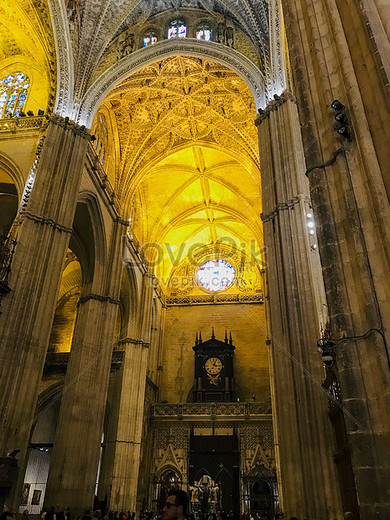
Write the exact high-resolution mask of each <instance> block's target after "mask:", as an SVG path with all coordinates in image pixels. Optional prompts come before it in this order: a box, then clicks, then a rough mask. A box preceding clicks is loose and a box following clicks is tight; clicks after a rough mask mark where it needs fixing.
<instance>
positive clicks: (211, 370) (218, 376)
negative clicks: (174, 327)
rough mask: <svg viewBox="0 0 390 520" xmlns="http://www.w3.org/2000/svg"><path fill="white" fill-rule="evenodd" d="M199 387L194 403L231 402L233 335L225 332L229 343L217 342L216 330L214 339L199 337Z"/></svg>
mask: <svg viewBox="0 0 390 520" xmlns="http://www.w3.org/2000/svg"><path fill="white" fill-rule="evenodd" d="M192 348H193V350H194V352H195V384H194V393H193V397H194V401H195V402H197V403H199V402H231V401H234V390H233V384H234V380H233V354H234V350H235V348H236V347H235V346H234V345H233V340H232V335H231V333H230V335H229V338H228V335H227V332H225V340H224V341H220V340H218V339H216V338H215V335H214V329H213V332H212V335H211V339H208V340H206V341H202V334H201V333H200V334H199V336H198V334H196V340H195V346H194V347H192Z"/></svg>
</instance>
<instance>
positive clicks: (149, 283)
mask: <svg viewBox="0 0 390 520" xmlns="http://www.w3.org/2000/svg"><path fill="white" fill-rule="evenodd" d="M153 279H154V277H153V276H151V275H149V274H148V273H144V275H143V287H142V291H141V297H140V306H139V312H138V316H137V322H138V323H137V327H136V330H137V329H138V333H137V332H136V338H135V339H133V338H125V339H123V340H122V341H121V344H122V346H123V348H124V350H125V356H124V360H123V365H122V369H121V371H122V373H121V382H120V395H119V396H118V398H119V400H120V403H119V415H118V418H117V426H116V431H115V438H112V439H107V442H109V443H114V445H115V448H114V450H113V451H114V459H113V464H112V473H111V486H110V488H111V491H110V499H109V509H111V510H113V511H121V510H123V511H127V510H129V511H135V510H136V504H137V488H138V473H139V464H140V453H141V435H142V426H143V419H144V401H145V382H146V370H147V362H148V354H149V351H148V347H149V346H150V327H151V317H152V299H153Z"/></svg>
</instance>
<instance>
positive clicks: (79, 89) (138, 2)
mask: <svg viewBox="0 0 390 520" xmlns="http://www.w3.org/2000/svg"><path fill="white" fill-rule="evenodd" d="M188 8H196V9H198V10H203V11H204V12H205V13H219V14H220V15H221V16H223V17H228V18H229V19H231V20H232V21H233V22H234V24H235V25H236V26H237V27H239V28H240V29H241V30H242V31H243V32H244V33H245V34H247V35H248V37H250V39H251V40H252V42H253V44H254V45H255V46H256V47H257V48H258V49H259V51H260V49H263V51H264V52H265V48H266V47H267V40H268V18H267V17H268V10H267V3H266V1H265V0H68V1H67V10H68V24H69V30H70V34H71V39H72V46H73V55H74V66H75V72H74V75H75V99H76V101H78V102H79V101H80V100H81V99H82V97H83V95H84V94H85V91H86V89H87V88H88V86H89V84H90V80H91V78H92V77H93V75H94V71H95V69H96V66H97V65H98V64H99V62H100V61H101V59H102V57H103V55H104V53H105V52H106V50H107V49H108V47H109V46H110V43H111V42H112V40H113V39H115V38H116V37H117V36H118V35H119V34H120V33H122V32H124V31H126V30H127V29H129V28H132V29H133V28H134V29H136V28H137V26H138V27H139V26H140V25H142V24H145V23H147V22H148V21H149V19H150V18H151V17H153V16H155V15H157V14H159V13H161V12H165V11H168V10H174V11H179V10H180V9H188Z"/></svg>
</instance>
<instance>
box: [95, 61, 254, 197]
mask: <svg viewBox="0 0 390 520" xmlns="http://www.w3.org/2000/svg"><path fill="white" fill-rule="evenodd" d="M104 106H106V107H108V108H109V110H110V112H111V113H112V114H113V115H114V116H115V120H116V124H117V127H118V134H119V141H120V165H119V168H118V173H117V176H116V178H115V189H116V192H117V194H118V196H119V198H120V199H121V201H122V203H125V202H126V201H127V202H128V201H129V200H130V198H129V197H131V196H132V194H133V192H134V189H135V188H136V187H137V186H138V184H139V182H140V180H142V177H143V176H144V175H145V174H146V173H147V171H148V169H150V167H151V165H154V164H156V163H157V162H158V161H160V160H162V159H163V158H164V157H166V156H167V155H169V154H171V153H173V152H174V151H176V150H177V149H179V148H183V147H185V146H188V145H189V144H193V143H198V144H204V145H207V146H210V147H215V148H218V149H223V150H226V151H227V152H228V153H229V150H230V153H232V154H233V155H234V157H235V158H237V159H238V160H239V161H240V162H241V163H242V164H243V165H244V166H245V167H246V168H247V169H248V171H250V172H251V174H252V175H253V176H254V177H256V176H258V174H259V171H258V169H259V159H258V145H257V133H256V128H255V126H254V124H253V121H254V119H255V117H256V113H255V105H254V101H253V97H252V94H251V92H250V90H249V88H248V87H247V86H246V84H245V83H244V82H243V81H242V79H240V78H239V77H238V76H237V75H236V74H235V73H234V72H232V71H231V70H230V69H228V68H227V67H225V66H223V65H220V64H218V63H216V62H214V61H211V60H207V59H201V58H196V57H184V56H174V57H170V58H166V59H164V60H162V61H161V62H158V63H155V64H152V65H149V66H147V67H144V68H143V69H141V70H140V71H139V72H137V73H135V74H133V75H131V76H130V77H129V78H128V79H127V80H125V81H124V82H122V83H121V84H120V85H119V86H118V87H117V88H115V89H114V90H113V91H112V93H111V94H110V95H109V96H108V97H107V98H106V100H105V102H104Z"/></svg>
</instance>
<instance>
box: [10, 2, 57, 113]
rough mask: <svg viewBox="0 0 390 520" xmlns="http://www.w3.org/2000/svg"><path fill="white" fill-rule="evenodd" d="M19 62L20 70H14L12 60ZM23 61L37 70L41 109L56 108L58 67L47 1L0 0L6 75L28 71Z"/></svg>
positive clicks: (36, 95)
mask: <svg viewBox="0 0 390 520" xmlns="http://www.w3.org/2000/svg"><path fill="white" fill-rule="evenodd" d="M11 57H12V61H10V60H9V58H11ZM17 62H19V64H20V65H19V69H20V70H17V71H16V70H14V69H15V66H13V69H12V70H11V68H10V66H11V63H17ZM23 64H24V66H25V67H26V66H27V67H29V69H30V71H31V70H34V71H36V78H37V79H36V81H35V85H33V88H35V94H34V93H33V94H32V95H33V96H34V97H35V101H37V102H38V105H39V108H41V109H43V110H46V109H52V108H54V101H55V91H56V84H57V68H56V57H55V45H54V35H53V30H52V26H51V20H50V14H49V8H48V4H47V0H13V1H12V2H10V1H9V0H0V68H2V69H3V70H4V71H5V72H6V74H8V73H12V72H19V71H20V72H24V73H26V72H28V71H27V70H22V69H23ZM30 73H31V72H30ZM38 77H39V82H38ZM43 91H44V92H43ZM41 92H42V94H41ZM43 99H46V102H43Z"/></svg>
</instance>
